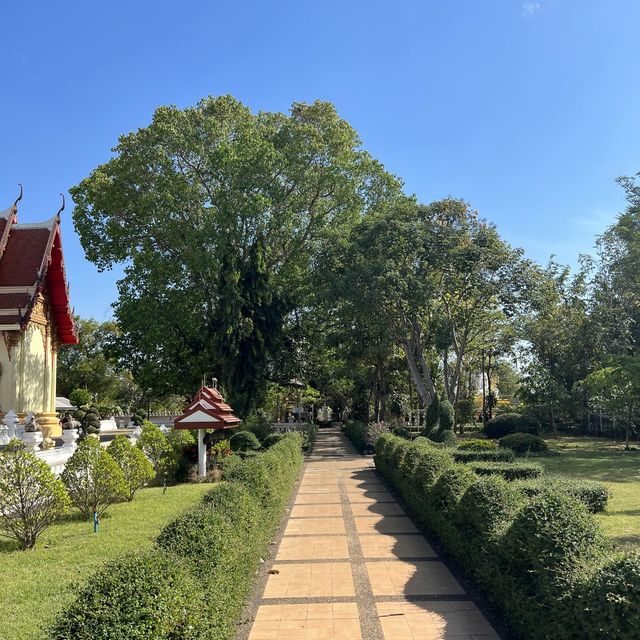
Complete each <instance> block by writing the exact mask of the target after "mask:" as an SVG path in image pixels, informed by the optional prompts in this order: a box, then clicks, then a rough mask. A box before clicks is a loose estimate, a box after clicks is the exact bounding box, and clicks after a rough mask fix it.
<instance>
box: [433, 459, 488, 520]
mask: <svg viewBox="0 0 640 640" xmlns="http://www.w3.org/2000/svg"><path fill="white" fill-rule="evenodd" d="M477 479H478V478H477V476H476V475H475V474H474V473H473V471H471V470H470V469H469V468H468V467H467V466H466V465H464V464H452V465H451V466H450V467H449V468H448V469H446V470H445V471H444V472H443V473H442V475H441V476H440V477H439V478H438V480H437V481H436V483H435V485H433V488H432V489H431V492H430V500H431V502H432V504H433V505H434V506H435V507H437V508H439V509H444V510H445V511H450V510H452V509H453V508H454V507H455V506H456V505H457V504H458V502H459V501H460V498H462V496H463V495H464V492H465V491H466V490H467V489H468V488H469V487H470V486H471V485H472V484H473V483H474V482H476V480H477Z"/></svg>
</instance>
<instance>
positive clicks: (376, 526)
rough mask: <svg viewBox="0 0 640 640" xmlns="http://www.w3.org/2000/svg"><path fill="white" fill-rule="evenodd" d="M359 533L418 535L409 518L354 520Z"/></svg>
mask: <svg viewBox="0 0 640 640" xmlns="http://www.w3.org/2000/svg"><path fill="white" fill-rule="evenodd" d="M354 520H355V522H356V529H357V530H358V533H417V532H418V530H417V529H416V527H415V525H414V524H413V522H411V520H409V518H407V516H367V517H363V518H361V517H357V518H354Z"/></svg>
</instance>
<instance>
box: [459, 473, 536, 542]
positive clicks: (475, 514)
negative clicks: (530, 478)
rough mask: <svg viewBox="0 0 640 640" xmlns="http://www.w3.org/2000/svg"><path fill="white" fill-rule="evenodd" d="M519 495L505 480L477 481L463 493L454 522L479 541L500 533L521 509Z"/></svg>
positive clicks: (486, 479)
mask: <svg viewBox="0 0 640 640" xmlns="http://www.w3.org/2000/svg"><path fill="white" fill-rule="evenodd" d="M522 503H523V500H522V495H521V494H520V492H519V491H518V490H517V489H516V488H515V487H514V486H513V485H512V484H511V483H509V482H507V481H506V480H505V479H504V478H501V477H499V476H487V477H483V478H479V479H478V480H477V481H476V482H474V483H473V484H472V485H471V486H470V487H469V488H468V489H467V490H466V492H465V493H464V495H463V496H462V499H461V500H460V502H459V503H458V506H457V508H456V519H457V521H458V522H459V523H460V525H461V526H462V527H464V528H470V529H472V530H473V531H475V532H476V533H477V534H478V535H480V536H481V537H482V538H491V537H494V536H496V535H497V534H498V533H500V532H501V531H502V530H503V529H504V528H505V527H506V525H508V524H509V523H510V522H511V520H512V519H513V517H514V516H515V514H516V512H517V511H518V509H519V508H520V507H521V506H522Z"/></svg>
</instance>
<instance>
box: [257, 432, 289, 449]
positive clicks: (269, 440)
mask: <svg viewBox="0 0 640 640" xmlns="http://www.w3.org/2000/svg"><path fill="white" fill-rule="evenodd" d="M284 437H285V434H284V433H270V434H269V435H268V436H267V437H266V438H265V439H264V441H263V443H262V444H263V446H264V448H265V449H268V448H269V447H272V446H273V445H274V444H277V443H278V442H280V440H282V438H284Z"/></svg>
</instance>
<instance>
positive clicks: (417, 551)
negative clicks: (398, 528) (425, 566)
mask: <svg viewBox="0 0 640 640" xmlns="http://www.w3.org/2000/svg"><path fill="white" fill-rule="evenodd" d="M358 540H359V541H360V547H361V548H362V554H363V555H364V557H365V558H436V557H437V554H436V553H435V551H434V550H433V549H432V548H431V545H430V544H429V543H428V542H427V541H426V540H425V539H424V538H423V537H422V536H421V535H420V534H415V535H398V536H394V535H387V534H382V533H378V534H374V535H361V536H358Z"/></svg>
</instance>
